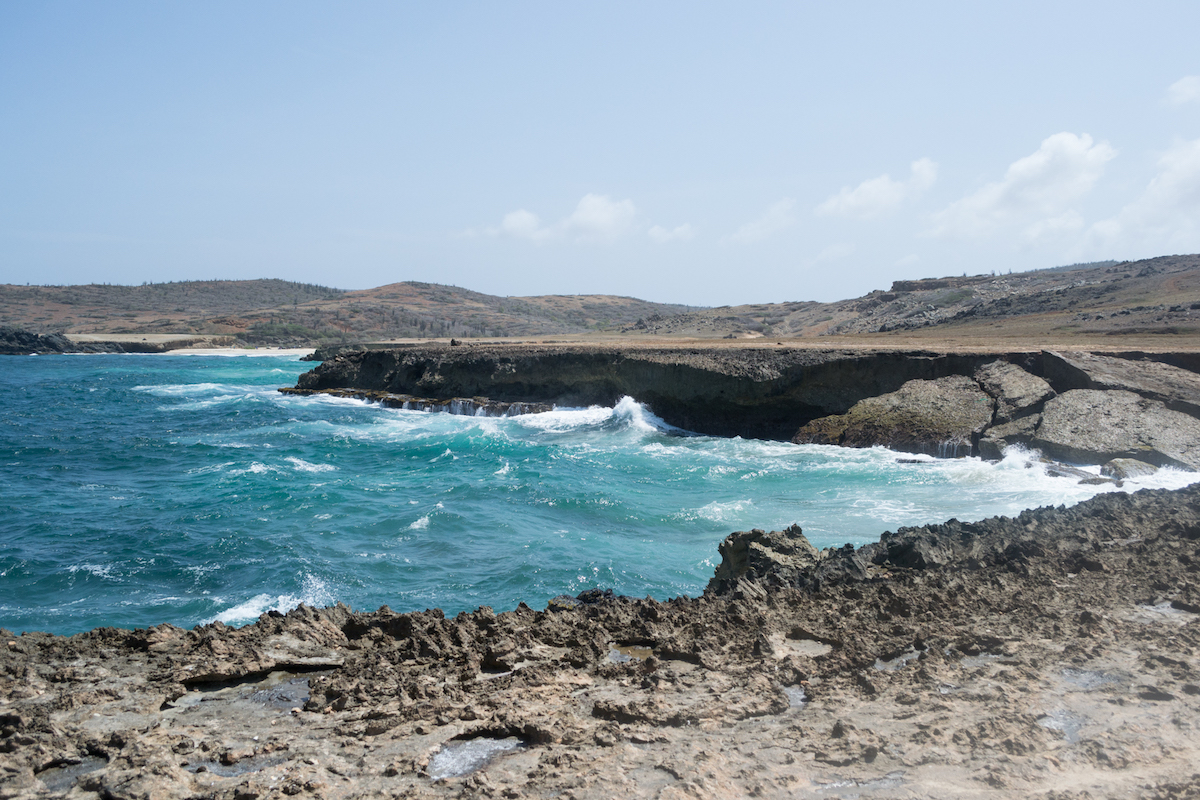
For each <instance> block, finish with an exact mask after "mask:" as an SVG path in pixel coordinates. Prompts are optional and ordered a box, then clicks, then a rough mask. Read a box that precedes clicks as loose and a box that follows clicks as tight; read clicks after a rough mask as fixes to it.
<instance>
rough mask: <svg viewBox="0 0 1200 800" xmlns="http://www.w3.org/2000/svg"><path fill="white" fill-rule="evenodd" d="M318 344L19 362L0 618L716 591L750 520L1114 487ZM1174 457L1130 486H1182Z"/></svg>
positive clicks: (875, 532) (974, 510)
mask: <svg viewBox="0 0 1200 800" xmlns="http://www.w3.org/2000/svg"><path fill="white" fill-rule="evenodd" d="M311 366H312V365H311V364H309V363H304V362H299V361H297V360H296V359H295V358H294V357H286V358H285V357H254V358H250V357H225V356H188V355H166V356H159V355H154V356H133V355H95V356H39V357H9V358H5V359H0V392H2V395H0V397H2V398H3V400H2V401H0V414H2V422H3V424H2V425H0V465H2V467H3V476H4V480H3V485H2V487H0V627H4V628H7V629H10V630H13V631H17V632H19V631H25V630H46V631H51V632H54V633H62V634H69V633H75V632H79V631H83V630H88V629H90V628H93V627H96V626H102V625H115V626H122V627H141V626H147V625H154V624H158V623H162V622H170V623H173V624H176V625H181V626H185V627H190V626H193V625H196V624H200V623H204V622H210V621H214V620H220V621H222V622H225V623H228V624H244V623H246V622H250V621H253V620H254V619H255V618H257V616H258V615H259V614H261V613H264V612H265V611H268V610H271V609H277V610H281V611H282V610H287V609H289V608H291V607H294V606H295V605H296V604H298V603H300V602H304V603H308V604H310V605H328V604H332V603H334V602H339V601H340V602H344V603H347V604H349V605H351V606H353V607H355V608H356V609H373V608H376V607H378V606H380V605H383V604H386V605H388V606H390V607H391V608H393V609H394V610H397V611H408V610H417V609H424V608H432V607H440V608H442V609H443V610H445V611H446V612H447V613H449V614H453V613H456V612H458V611H463V610H470V609H474V608H476V607H477V606H480V605H489V606H492V607H493V608H495V609H496V610H502V609H509V608H513V607H515V606H516V605H517V604H518V603H520V602H525V603H528V604H529V605H531V606H533V607H535V608H541V607H544V605H545V603H546V601H547V600H548V599H549V598H551V597H553V596H555V595H558V594H564V593H565V594H576V593H578V592H580V591H583V590H584V589H589V588H603V589H613V590H614V591H616V592H618V593H623V594H630V595H636V596H645V595H649V596H652V597H655V598H658V599H666V598H668V597H672V596H675V595H680V594H688V595H696V594H699V593H700V592H702V591H703V588H704V585H705V584H706V583H707V581H708V579H709V577H711V575H712V572H713V569H714V567H715V565H716V563H717V562H718V560H719V557H718V555H717V545H718V544H719V543H720V541H721V540H722V539H723V538H724V537H725V536H726V535H728V534H729V533H730V532H732V531H735V530H746V529H749V528H754V527H758V528H767V529H772V528H773V529H779V528H783V527H786V526H787V525H790V524H793V523H798V524H800V525H801V526H802V527H803V528H804V531H805V534H806V535H807V536H808V537H809V538H810V539H811V540H812V541H813V543H814V544H816V545H817V546H818V547H823V546H840V545H842V544H844V543H852V544H855V545H860V544H863V543H866V542H868V541H873V540H875V539H877V538H878V537H879V535H880V534H881V533H883V532H884V531H885V530H894V529H896V528H897V527H899V526H902V525H919V524H925V523H930V522H940V521H944V520H946V519H949V518H951V517H957V518H958V519H962V520H974V519H981V518H983V517H987V516H992V515H995V514H1007V515H1015V514H1017V513H1019V512H1020V511H1021V510H1022V509H1025V508H1031V507H1036V506H1040V505H1060V504H1072V503H1076V502H1079V501H1081V500H1083V499H1086V498H1088V497H1091V496H1093V495H1094V494H1096V493H1097V492H1098V491H1103V490H1107V489H1106V487H1095V486H1081V485H1079V484H1078V483H1077V482H1076V481H1075V480H1073V479H1069V478H1054V477H1049V476H1047V475H1046V473H1045V470H1044V468H1043V467H1042V466H1041V465H1040V464H1039V463H1037V462H1036V461H1035V460H1033V459H1031V458H1030V457H1029V456H1028V455H1027V454H1022V453H1017V454H1014V455H1012V456H1010V457H1009V458H1007V459H1006V460H1005V461H1003V462H1001V463H999V464H988V463H985V462H982V461H979V460H978V459H955V460H936V459H928V458H920V457H916V460H917V462H918V463H909V462H911V461H912V460H913V459H914V457H913V456H911V455H907V454H897V453H893V452H891V451H888V450H885V449H883V448H871V449H865V450H852V449H843V448H837V447H828V446H820V445H792V444H787V443H781V442H767V441H758V440H743V439H721V438H715V437H708V436H697V435H692V434H689V433H687V432H685V431H679V430H676V429H674V428H671V427H670V426H668V425H666V424H665V423H663V422H662V421H661V420H659V419H658V418H657V417H655V416H654V415H653V413H652V411H651V410H650V409H648V408H646V407H645V406H643V405H641V404H639V403H638V402H637V401H636V399H634V398H624V399H622V400H621V401H620V402H619V403H618V404H617V405H616V406H615V407H613V408H590V409H559V410H556V411H553V412H550V413H545V414H536V415H527V416H519V417H511V418H488V417H463V416H452V415H448V414H435V413H427V412H418V411H403V410H397V409H385V408H381V407H379V406H376V405H373V404H369V403H365V402H360V401H354V400H344V399H335V398H329V397H319V396H318V397H308V398H303V397H291V396H287V395H282V394H280V393H279V392H278V391H276V390H277V388H278V387H280V386H290V385H293V384H294V383H295V381H296V378H297V376H298V375H300V374H301V373H302V372H304V371H306V370H307V369H309V368H310V367H311ZM1198 478H1200V476H1198V475H1195V474H1193V473H1184V472H1176V471H1170V470H1164V471H1161V472H1159V473H1158V474H1157V475H1155V476H1151V477H1149V478H1144V479H1140V480H1138V481H1132V482H1127V483H1126V486H1125V489H1126V490H1130V489H1136V488H1142V487H1172V488H1173V487H1178V486H1183V485H1186V484H1188V483H1190V482H1192V481H1193V480H1196V479H1198Z"/></svg>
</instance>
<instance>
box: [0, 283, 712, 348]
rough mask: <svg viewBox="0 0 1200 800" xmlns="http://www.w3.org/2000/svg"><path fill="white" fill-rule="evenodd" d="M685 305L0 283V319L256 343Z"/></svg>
mask: <svg viewBox="0 0 1200 800" xmlns="http://www.w3.org/2000/svg"><path fill="white" fill-rule="evenodd" d="M688 310H690V309H689V308H688V307H687V306H682V305H670V304H663V303H648V302H646V301H643V300H637V299H634V298H630V297H614V296H609V295H586V296H580V295H573V296H545V297H511V298H510V297H496V296H493V295H487V294H481V293H479V292H472V291H469V290H467V289H461V288H459V287H456V286H442V285H439V284H433V283H417V282H405V283H393V284H389V285H387V286H380V287H377V288H375V289H366V290H362V291H343V290H341V289H333V288H329V287H326V286H316V285H313V284H304V283H295V282H291V281H282V280H253V281H184V282H180V283H154V284H145V285H143V286H110V285H101V284H91V285H87V286H14V285H0V323H2V324H7V325H11V326H13V327H16V328H22V329H25V330H30V331H33V332H37V333H52V332H53V333H64V334H66V335H68V336H73V335H81V334H122V335H128V334H166V333H179V334H196V335H203V336H210V337H211V336H234V337H237V338H238V339H240V340H242V341H243V342H247V343H259V344H261V343H283V342H287V343H293V344H315V343H317V342H323V341H364V340H378V339H383V340H386V339H398V338H433V337H445V336H459V337H464V338H467V337H484V336H489V337H505V336H529V335H545V334H566V333H572V334H575V333H588V332H593V331H616V330H619V329H620V328H622V327H627V326H629V325H632V324H634V323H635V322H636V321H637V320H638V319H640V318H642V317H645V316H653V315H675V314H678V313H680V312H685V311H688Z"/></svg>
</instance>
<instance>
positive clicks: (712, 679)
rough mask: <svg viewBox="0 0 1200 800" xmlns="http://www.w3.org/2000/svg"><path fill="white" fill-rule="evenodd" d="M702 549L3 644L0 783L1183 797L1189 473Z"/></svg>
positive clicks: (341, 793)
mask: <svg viewBox="0 0 1200 800" xmlns="http://www.w3.org/2000/svg"><path fill="white" fill-rule="evenodd" d="M722 552H723V554H724V557H725V561H724V562H723V564H722V567H721V568H719V569H718V574H717V575H715V576H714V580H713V583H712V584H711V585H710V588H709V591H707V592H706V593H705V594H704V596H702V597H699V598H694V599H687V598H677V599H674V600H671V601H668V602H655V601H653V600H649V599H644V600H642V599H632V598H626V597H613V596H611V595H610V594H606V593H603V592H596V591H593V592H587V593H584V594H583V595H580V597H579V598H577V599H575V600H573V601H572V602H570V603H566V602H560V603H557V604H554V605H552V607H551V609H548V610H546V611H535V610H533V609H530V608H527V607H524V606H521V607H519V608H517V609H516V610H513V611H507V612H504V613H499V614H496V613H493V612H492V610H491V609H487V608H482V609H479V610H478V611H476V612H474V613H470V614H459V615H458V616H456V617H454V618H452V619H446V618H444V616H443V615H442V614H441V612H438V611H436V610H435V611H425V612H419V613H409V614H397V613H393V612H392V611H390V610H388V609H387V608H382V609H380V610H378V611H375V612H370V613H352V612H351V611H350V610H348V609H346V608H345V607H334V608H329V609H323V610H313V609H308V608H303V607H302V608H300V609H297V610H295V611H292V612H290V613H288V614H287V615H286V616H284V615H279V614H277V613H276V614H267V615H264V616H263V617H262V618H260V620H259V621H258V622H257V623H255V624H254V625H250V626H247V627H245V628H241V629H237V630H234V629H231V628H228V627H225V626H223V625H210V626H206V627H202V628H197V629H195V630H191V631H184V630H180V629H178V628H172V627H170V626H159V627H157V628H152V629H148V630H141V631H121V630H116V629H98V630H95V631H91V632H89V633H85V634H80V635H78V636H73V637H65V638H64V637H56V636H49V635H45V634H25V635H20V636H18V635H15V634H13V633H10V632H8V631H0V796H3V797H8V798H33V797H45V796H52V795H58V794H67V793H70V796H73V797H107V798H149V797H154V798H201V797H204V798H221V799H222V800H225V799H228V800H235V799H236V798H250V797H262V798H271V797H283V796H297V797H356V798H357V797H362V798H365V797H380V796H385V797H414V798H415V797H533V798H539V797H576V798H590V797H631V798H639V797H647V798H679V797H714V798H715V797H742V796H762V797H798V798H827V797H838V796H846V795H847V793H849V794H853V795H855V796H858V797H900V796H933V797H944V796H955V797H965V796H969V797H981V798H990V797H996V798H999V797H1004V798H1018V797H1019V798H1025V797H1047V798H1049V797H1055V798H1063V797H1072V798H1082V797H1085V796H1086V797H1090V798H1106V797H1126V796H1137V797H1149V798H1176V797H1187V796H1193V795H1195V794H1196V793H1197V792H1200V778H1197V777H1196V768H1195V765H1196V764H1197V763H1200V736H1197V730H1196V726H1197V725H1198V724H1200V723H1198V722H1197V720H1200V572H1198V570H1200V487H1191V488H1188V489H1184V490H1180V491H1177V492H1167V491H1153V492H1150V491H1144V492H1139V493H1137V494H1135V495H1124V494H1107V495H1101V496H1098V497H1096V498H1094V499H1093V500H1090V501H1088V502H1085V503H1081V504H1080V505H1078V506H1075V507H1073V508H1070V509H1065V510H1064V509H1038V510H1034V511H1027V512H1024V513H1022V514H1021V515H1019V516H1018V517H1016V518H1013V519H1008V518H1003V517H1001V518H996V519H991V520H984V521H981V522H976V523H962V522H957V521H953V520H952V521H949V522H947V523H944V524H942V525H932V526H925V527H921V528H906V529H901V530H898V531H896V532H894V533H891V534H887V535H885V536H884V537H883V538H882V540H881V541H880V542H878V543H876V544H872V545H868V546H866V547H863V548H861V549H858V550H855V549H854V548H841V549H834V550H826V551H822V552H820V553H816V552H815V551H814V550H813V549H812V548H811V545H809V544H808V543H807V541H806V540H804V538H803V534H802V532H800V531H799V530H798V529H796V528H792V529H789V530H787V531H781V532H762V531H752V532H749V533H745V534H735V535H733V536H731V537H730V538H729V539H727V540H726V543H725V546H724V547H723V550H722ZM751 562H753V564H754V566H753V569H751V568H749V564H750V563H751ZM722 575H727V576H731V577H733V578H734V579H733V580H732V581H730V580H728V579H727V578H723V577H721V576H722ZM514 737H515V739H516V740H517V741H516V742H515V743H514V742H513V738H514ZM480 739H484V740H486V739H492V740H495V741H496V743H495V744H494V745H492V746H489V744H488V743H487V742H479V741H477V740H480ZM471 742H476V744H475V745H472V746H471V747H470V748H468V747H466V745H468V744H470V743H471ZM460 745H462V746H463V749H464V750H471V751H472V752H476V751H478V752H484V753H485V754H491V755H490V756H486V757H484V758H482V759H480V760H478V761H475V762H470V764H473V765H474V766H470V764H468V768H467V769H468V771H467V772H465V774H459V773H458V772H456V771H455V769H452V768H450V767H447V766H446V763H447V761H448V757H447V756H445V755H444V754H446V753H451V754H453V753H454V752H455V749H456V748H458V747H459V746H460ZM435 757H437V762H436V763H434V758H435ZM469 769H474V770H475V771H469ZM431 773H433V774H432V775H431ZM434 775H436V776H446V777H440V778H438V779H436V780H435V779H434Z"/></svg>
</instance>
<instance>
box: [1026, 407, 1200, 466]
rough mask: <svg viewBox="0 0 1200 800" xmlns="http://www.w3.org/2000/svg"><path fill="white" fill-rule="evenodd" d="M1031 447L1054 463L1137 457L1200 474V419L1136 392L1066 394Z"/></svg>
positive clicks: (1049, 410)
mask: <svg viewBox="0 0 1200 800" xmlns="http://www.w3.org/2000/svg"><path fill="white" fill-rule="evenodd" d="M1030 444H1031V445H1032V446H1033V447H1036V448H1038V449H1039V450H1041V451H1042V452H1043V453H1045V454H1046V455H1048V456H1050V457H1051V458H1056V459H1060V460H1063V461H1073V462H1076V463H1082V464H1103V463H1104V462H1106V461H1111V460H1113V459H1116V458H1133V459H1137V460H1138V461H1145V462H1147V463H1150V464H1154V465H1156V466H1160V467H1162V466H1172V467H1179V468H1182V469H1190V470H1196V469H1200V420H1197V419H1196V418H1195V417H1192V416H1189V415H1187V414H1184V413H1181V412H1179V411H1172V410H1171V409H1169V408H1167V407H1166V405H1164V404H1163V403H1162V402H1160V401H1157V400H1148V399H1146V398H1145V397H1142V396H1140V395H1138V394H1135V393H1134V392H1127V391H1119V390H1113V391H1099V390H1095V389H1073V390H1071V391H1069V392H1064V393H1063V394H1060V395H1059V396H1057V397H1055V398H1053V399H1052V400H1050V401H1048V402H1047V403H1046V409H1045V411H1044V412H1043V414H1042V421H1041V424H1040V425H1038V429H1037V433H1036V434H1035V436H1034V437H1033V439H1032V441H1031V442H1030Z"/></svg>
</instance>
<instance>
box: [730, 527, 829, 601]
mask: <svg viewBox="0 0 1200 800" xmlns="http://www.w3.org/2000/svg"><path fill="white" fill-rule="evenodd" d="M717 551H718V552H719V553H720V554H721V563H720V564H718V565H717V570H716V574H715V575H714V576H713V577H712V579H711V580H710V581H709V583H708V587H709V589H710V590H711V591H714V592H717V593H721V592H724V591H726V590H727V589H729V588H731V587H733V586H734V585H735V584H736V583H737V582H738V580H739V579H741V578H744V577H747V576H749V577H750V578H752V579H753V578H762V577H765V576H766V575H768V574H769V573H773V572H777V571H779V570H780V569H786V570H788V571H800V572H803V571H805V570H808V569H810V568H812V567H814V566H815V565H816V563H817V561H818V560H819V559H820V554H819V553H818V552H817V549H816V548H815V547H813V546H812V544H811V543H810V542H809V541H808V538H807V537H806V536H805V535H804V533H803V531H802V530H801V529H800V526H799V525H792V526H791V527H790V528H787V529H786V530H782V531H770V532H769V533H768V532H767V531H764V530H762V529H760V528H755V529H754V530H752V531H738V532H737V533H731V534H729V535H728V536H726V537H725V541H723V542H721V544H720V545H718V546H717Z"/></svg>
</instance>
